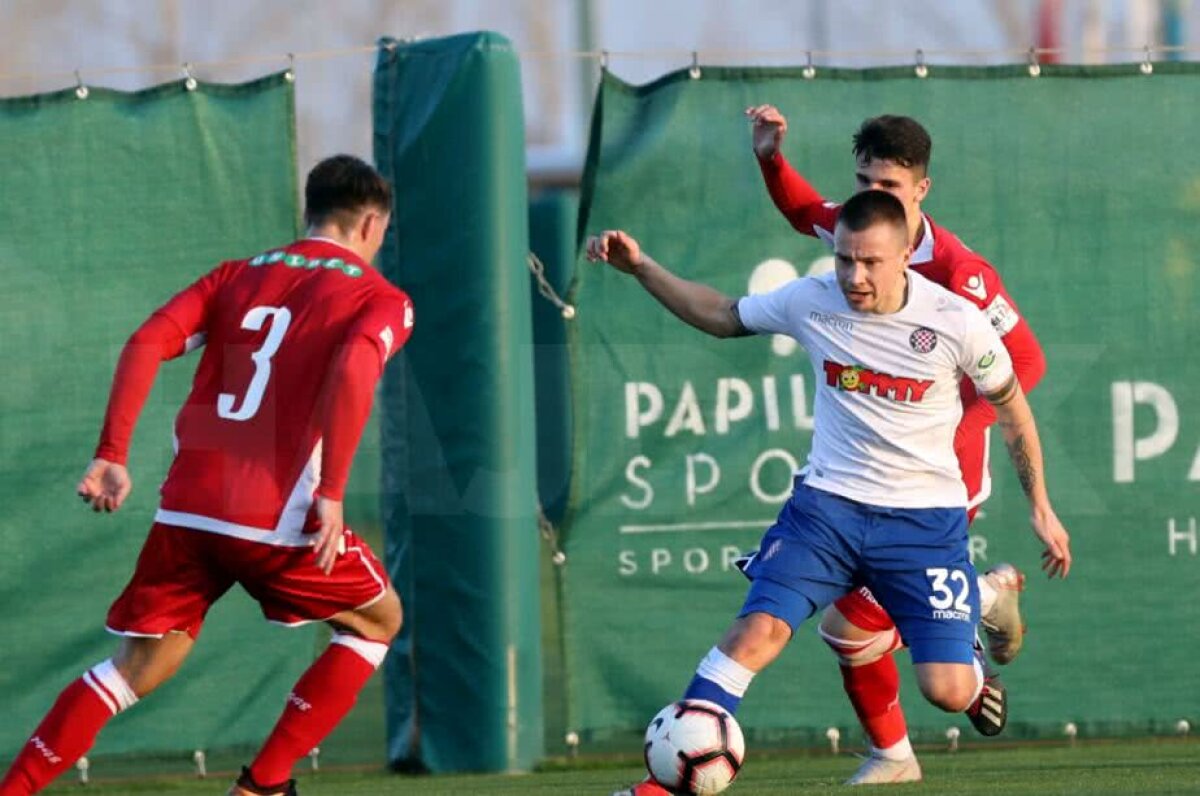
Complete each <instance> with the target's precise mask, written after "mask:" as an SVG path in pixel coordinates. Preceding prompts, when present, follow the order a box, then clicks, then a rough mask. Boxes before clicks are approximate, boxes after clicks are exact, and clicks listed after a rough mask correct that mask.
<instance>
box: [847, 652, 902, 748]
mask: <svg viewBox="0 0 1200 796" xmlns="http://www.w3.org/2000/svg"><path fill="white" fill-rule="evenodd" d="M841 668H842V684H843V685H844V686H845V688H846V696H848V697H850V704H852V705H853V706H854V712H855V713H857V714H858V719H859V721H861V722H862V726H863V729H864V730H866V732H867V737H868V738H870V739H871V744H872V745H873V746H874V747H875V748H876V749H887V748H888V747H889V746H894V745H895V744H897V743H899V742H900V741H902V740H904V736H906V735H908V725H907V724H906V723H905V721H904V711H903V710H902V709H901V707H900V672H899V670H898V669H897V668H896V659H895V656H894V655H892V654H891V653H890V652H889V653H888V654H886V655H884V656H883V657H882V658H880V659H879V660H877V661H873V662H872V663H868V664H866V665H864V666H844V665H843V666H842V667H841Z"/></svg>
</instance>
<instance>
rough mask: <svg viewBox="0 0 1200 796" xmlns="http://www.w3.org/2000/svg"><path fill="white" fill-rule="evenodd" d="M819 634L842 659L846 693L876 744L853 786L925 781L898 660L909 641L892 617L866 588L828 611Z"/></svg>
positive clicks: (869, 737) (839, 660)
mask: <svg viewBox="0 0 1200 796" xmlns="http://www.w3.org/2000/svg"><path fill="white" fill-rule="evenodd" d="M819 632H820V634H821V637H822V638H823V639H824V640H825V643H827V644H829V646H830V648H831V649H833V651H834V653H835V654H836V655H837V656H838V662H839V664H840V668H841V672H842V684H843V686H844V687H845V690H846V695H847V696H848V697H849V698H850V704H851V705H852V706H853V707H854V712H855V714H856V715H857V716H858V719H859V722H860V723H861V724H862V727H863V731H864V732H865V733H866V735H867V738H868V739H869V740H870V743H871V754H870V756H869V757H868V759H867V761H866V762H865V763H864V764H863V766H862V767H861V768H860V769H859V770H858V772H857V773H856V774H855V775H854V776H853V777H852V778H851V779H850V780H849V782H848V784H852V785H860V784H878V783H884V782H912V781H915V780H919V779H920V778H921V767H920V765H919V764H918V763H917V759H916V755H915V753H914V752H913V748H912V743H911V741H910V740H909V738H908V727H907V724H906V723H905V720H904V711H903V710H902V709H901V707H900V672H899V670H898V669H897V668H896V660H895V656H894V652H895V650H897V649H899V648H900V647H901V646H903V642H902V641H901V640H900V634H899V632H898V631H897V630H896V626H895V625H894V624H893V623H892V620H891V617H889V616H888V615H887V612H886V611H884V610H883V608H882V607H881V606H880V605H879V604H878V603H877V602H876V601H875V598H874V597H873V596H872V595H871V592H870V590H868V589H866V588H865V587H864V588H862V589H858V590H855V591H853V592H851V593H850V594H848V595H846V596H845V597H843V598H841V599H840V600H838V601H837V602H836V603H834V604H833V605H831V606H830V607H829V608H827V609H825V615H824V616H823V617H822V619H821V626H820V628H819Z"/></svg>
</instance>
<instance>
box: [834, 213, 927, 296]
mask: <svg viewBox="0 0 1200 796" xmlns="http://www.w3.org/2000/svg"><path fill="white" fill-rule="evenodd" d="M905 238H906V234H905V232H904V231H902V230H899V229H897V228H896V227H894V226H892V225H891V224H872V225H871V226H869V227H867V228H866V229H864V230H861V231H858V232H851V231H850V230H848V229H846V228H845V227H844V226H842V225H841V224H839V225H838V226H837V229H836V230H835V231H834V235H833V259H834V269H835V270H836V272H837V280H838V286H839V287H840V288H841V289H842V295H844V296H845V297H846V303H847V304H849V305H850V307H851V309H855V310H858V311H859V312H874V313H888V312H895V311H896V310H898V309H900V307H901V306H903V304H904V286H905V276H904V269H905V268H907V267H908V257H909V252H910V251H911V250H910V248H909V245H908V241H907V240H906V239H905Z"/></svg>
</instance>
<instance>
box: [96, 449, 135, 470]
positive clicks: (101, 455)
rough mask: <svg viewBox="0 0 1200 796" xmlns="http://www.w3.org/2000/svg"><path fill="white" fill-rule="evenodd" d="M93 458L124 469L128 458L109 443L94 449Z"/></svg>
mask: <svg viewBox="0 0 1200 796" xmlns="http://www.w3.org/2000/svg"><path fill="white" fill-rule="evenodd" d="M93 458H96V459H103V460H104V461H106V462H112V463H113V464H119V465H121V466H122V467H124V466H125V464H126V463H127V459H128V458H129V457H128V455H127V454H126V453H125V452H124V451H120V450H117V448H116V447H115V446H113V445H111V444H109V443H101V444H100V445H99V446H97V447H96V452H95V454H94V456H93Z"/></svg>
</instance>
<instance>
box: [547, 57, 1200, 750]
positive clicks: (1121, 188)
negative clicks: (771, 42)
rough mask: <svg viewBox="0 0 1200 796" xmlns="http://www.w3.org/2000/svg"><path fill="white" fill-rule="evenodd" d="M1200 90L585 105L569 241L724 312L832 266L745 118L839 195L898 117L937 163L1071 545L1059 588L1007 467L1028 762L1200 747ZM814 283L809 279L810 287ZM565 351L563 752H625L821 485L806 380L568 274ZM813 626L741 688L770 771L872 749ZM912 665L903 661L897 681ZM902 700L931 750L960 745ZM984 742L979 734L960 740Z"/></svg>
mask: <svg viewBox="0 0 1200 796" xmlns="http://www.w3.org/2000/svg"><path fill="white" fill-rule="evenodd" d="M1197 90H1200V69H1197V68H1196V67H1194V66H1190V65H1188V66H1184V65H1167V64H1161V65H1156V69H1155V72H1154V74H1153V75H1152V76H1150V77H1146V76H1144V75H1142V74H1141V73H1139V71H1138V69H1137V66H1136V65H1130V66H1122V67H1112V68H1096V69H1082V68H1068V67H1057V68H1054V67H1046V68H1043V70H1042V74H1041V77H1040V78H1037V79H1034V78H1031V77H1030V76H1029V73H1028V71H1027V69H1026V68H1025V67H1003V68H991V69H967V68H933V69H931V73H930V76H929V77H928V78H927V79H924V80H921V79H917V78H916V77H915V76H914V74H913V70H912V69H911V68H902V69H901V68H896V69H882V70H869V71H852V70H825V69H822V70H819V71H818V73H817V75H816V78H815V79H812V80H806V79H804V78H803V76H802V72H801V70H798V69H797V70H789V69H718V68H705V69H703V70H702V73H701V76H700V77H699V78H698V79H693V78H690V77H689V74H688V73H687V72H680V73H676V74H672V75H668V76H666V77H664V78H663V79H661V80H659V81H657V82H655V83H653V84H650V85H647V86H644V87H631V86H629V85H626V84H624V83H622V82H620V81H619V80H617V79H615V78H613V77H612V76H609V75H606V76H605V78H604V80H603V83H602V85H601V88H600V94H599V97H598V99H597V104H596V109H595V117H594V122H593V124H594V127H593V136H592V142H591V149H590V153H589V163H588V173H587V175H586V178H585V191H584V197H583V206H584V210H583V213H582V215H581V231H588V232H595V231H599V230H603V229H609V228H623V229H625V230H627V231H629V232H630V233H632V234H633V235H634V236H635V237H637V238H638V239H639V240H640V241H641V242H642V243H643V245H644V246H645V248H646V249H647V250H648V251H649V252H651V253H652V254H653V255H654V256H655V257H656V258H657V259H658V260H659V261H660V262H662V263H664V264H666V265H668V267H671V268H673V269H674V270H675V271H676V272H677V273H679V274H681V275H683V276H685V277H687V278H691V279H696V280H700V281H703V282H706V283H709V284H712V285H714V286H715V287H717V288H718V289H720V290H722V291H724V292H726V293H727V294H729V295H731V296H738V295H742V294H745V293H747V292H751V291H755V292H756V291H758V290H760V289H763V287H764V286H765V285H769V284H771V283H772V281H773V280H777V279H779V278H780V277H781V276H782V277H783V278H786V277H788V276H791V275H799V276H804V275H805V274H807V273H809V270H810V268H812V267H813V266H814V264H817V263H818V261H819V260H820V259H821V258H823V257H825V256H827V254H828V252H827V250H826V249H825V247H824V246H823V244H821V243H820V242H819V241H817V240H814V239H810V238H805V237H803V236H800V235H799V234H797V233H796V232H794V231H793V230H792V228H791V227H790V226H789V225H788V224H787V222H786V221H785V220H784V219H783V217H782V216H781V215H780V214H779V213H778V212H777V211H776V209H775V208H774V206H773V205H772V203H771V201H770V199H769V197H768V195H767V193H766V191H765V189H764V187H763V184H762V181H761V177H760V175H759V170H758V168H757V165H756V163H755V161H754V157H753V155H752V153H751V150H750V131H749V126H748V124H747V122H746V120H745V119H744V117H743V115H742V112H743V110H744V109H745V108H746V107H748V106H750V105H755V104H759V103H765V102H770V103H773V104H776V105H778V106H779V107H780V108H781V109H782V110H783V112H784V113H785V114H786V115H787V117H788V119H789V123H790V124H789V128H790V129H789V133H788V135H787V139H786V142H785V144H784V152H785V154H786V155H787V156H788V158H789V159H790V160H791V162H792V163H793V164H795V165H796V166H797V167H798V168H799V169H801V170H802V172H804V173H805V174H806V175H807V176H808V177H809V178H810V179H811V181H812V182H813V183H814V185H816V186H817V187H818V188H819V189H820V190H822V192H823V193H824V194H825V195H826V196H828V197H829V198H831V199H835V200H838V201H841V200H844V199H845V197H846V196H848V195H849V194H850V193H851V192H852V191H853V190H854V181H853V175H854V171H853V156H852V155H851V151H850V150H851V140H850V137H851V134H852V133H853V132H854V131H855V130H856V129H857V127H858V125H859V123H860V122H861V121H862V120H863V119H864V118H866V117H869V116H874V115H877V114H881V113H895V114H908V115H912V116H914V117H916V118H917V119H919V120H920V121H921V122H923V123H924V124H925V125H926V126H927V127H928V129H929V130H930V132H931V134H932V136H933V141H934V148H933V163H932V168H931V172H930V174H931V176H932V178H933V191H932V193H931V195H930V197H929V199H928V200H927V202H926V203H925V208H926V210H927V211H928V212H930V214H931V215H932V216H933V217H934V218H935V219H937V221H939V222H940V223H941V224H942V225H943V226H946V227H948V228H949V229H951V230H953V231H955V232H956V233H958V234H959V235H960V237H962V239H963V240H964V241H965V242H966V243H967V245H969V246H971V247H972V248H974V249H975V250H977V251H979V252H981V253H982V254H983V255H985V256H986V257H988V258H989V259H990V260H991V261H992V262H993V263H994V264H995V265H996V267H997V268H998V270H999V271H1000V273H1001V274H1002V276H1003V278H1004V280H1005V281H1006V283H1007V285H1008V287H1009V289H1010V291H1011V293H1012V294H1013V296H1014V297H1015V298H1016V301H1017V302H1018V304H1019V305H1020V307H1021V309H1022V310H1023V311H1024V313H1025V315H1026V317H1027V318H1028V319H1029V321H1030V322H1031V324H1032V325H1033V328H1034V330H1035V331H1036V333H1037V334H1038V335H1039V337H1040V339H1041V341H1042V344H1043V346H1044V348H1045V351H1046V354H1047V358H1048V361H1049V372H1048V374H1047V376H1046V378H1045V380H1044V382H1043V384H1042V386H1040V387H1039V388H1038V389H1037V390H1036V391H1035V392H1034V393H1033V396H1032V403H1033V406H1034V409H1035V411H1036V412H1037V416H1038V419H1039V422H1040V425H1041V428H1042V435H1043V436H1042V438H1043V441H1044V444H1045V448H1046V458H1047V462H1048V468H1049V484H1050V488H1051V492H1052V495H1053V497H1054V499H1055V505H1056V507H1057V509H1058V511H1059V514H1060V515H1061V516H1062V518H1063V520H1064V522H1065V524H1066V526H1067V527H1068V529H1069V530H1070V531H1071V532H1072V533H1073V534H1074V550H1075V554H1076V557H1077V562H1076V565H1075V568H1074V569H1073V570H1072V572H1071V576H1070V578H1069V580H1067V581H1066V582H1065V583H1059V582H1054V583H1049V584H1047V582H1046V581H1045V580H1044V578H1042V577H1041V576H1040V573H1039V572H1038V553H1039V550H1040V545H1039V544H1038V543H1037V542H1036V540H1035V539H1034V537H1033V535H1032V533H1031V532H1030V530H1029V527H1028V523H1027V519H1026V517H1027V511H1026V508H1025V504H1024V500H1023V498H1022V496H1021V492H1020V488H1019V485H1018V484H1017V482H1016V479H1015V477H1014V475H1013V473H1012V470H1011V467H1010V465H1009V463H1008V461H1007V457H1006V456H1005V454H1004V451H1003V447H1002V445H1001V444H1000V442H999V438H998V437H997V436H996V435H993V437H994V442H993V449H992V472H993V476H994V479H995V480H994V491H993V494H992V498H991V500H990V501H988V503H987V504H986V506H985V513H984V515H983V516H981V518H980V519H979V520H978V522H977V523H976V524H975V526H974V527H973V529H972V530H973V539H972V551H973V553H974V554H975V556H974V557H975V563H976V565H977V566H978V567H980V568H981V569H983V568H986V567H988V566H989V565H991V564H994V563H996V562H999V561H1003V560H1009V561H1013V562H1015V563H1016V564H1017V565H1019V566H1021V567H1023V568H1024V569H1025V570H1026V572H1027V573H1029V575H1030V578H1029V585H1028V589H1027V592H1026V595H1025V612H1026V616H1027V619H1028V623H1029V635H1028V637H1027V641H1026V645H1025V650H1024V652H1023V654H1022V657H1021V658H1020V659H1019V660H1018V661H1017V662H1016V663H1015V664H1014V665H1012V666H1011V667H1009V668H1008V669H1006V670H1004V678H1005V681H1006V682H1007V684H1008V685H1009V688H1010V699H1011V719H1010V725H1009V730H1008V734H1009V736H1010V737H1028V736H1033V735H1047V736H1059V737H1061V733H1062V727H1063V726H1064V723H1065V722H1068V721H1074V722H1075V723H1076V724H1077V725H1078V727H1079V731H1080V733H1081V734H1082V735H1083V736H1084V737H1086V736H1087V735H1089V734H1092V735H1095V734H1119V733H1138V732H1155V731H1168V729H1169V728H1171V727H1173V726H1174V723H1175V721H1176V720H1178V719H1179V718H1182V717H1189V718H1190V719H1192V720H1193V721H1195V719H1196V717H1197V716H1198V715H1200V689H1198V688H1197V683H1198V682H1200V680H1198V678H1197V673H1196V669H1195V658H1196V655H1197V654H1198V653H1200V648H1198V647H1197V644H1196V643H1195V642H1194V640H1193V639H1192V637H1191V634H1190V632H1189V630H1188V628H1192V627H1193V626H1194V625H1195V623H1196V620H1197V619H1198V618H1200V608H1198V607H1197V603H1196V602H1195V600H1193V599H1192V595H1193V594H1194V592H1195V590H1196V586H1197V585H1198V584H1200V557H1198V550H1197V529H1196V523H1197V515H1198V514H1200V499H1198V487H1200V483H1198V482H1200V459H1198V458H1197V455H1198V454H1197V449H1198V448H1200V421H1197V417H1200V403H1197V398H1196V395H1197V390H1198V388H1200V365H1198V364H1197V358H1196V356H1195V352H1194V346H1195V340H1196V339H1197V333H1198V332H1200V328H1198V324H1197V321H1196V320H1195V306H1196V302H1197V299H1200V271H1198V269H1197V266H1196V262H1197V252H1198V251H1200V224H1198V223H1197V222H1200V150H1198V149H1197V147H1196V146H1195V130H1196V129H1198V127H1200V104H1198V103H1196V102H1195V101H1194V97H1195V96H1196V92H1197ZM818 267H819V264H818ZM576 271H577V282H576V285H575V288H574V291H573V295H572V300H573V301H574V303H575V304H577V306H578V308H579V314H578V318H577V320H576V321H575V322H574V323H573V324H571V329H572V335H573V336H572V338H571V357H572V363H571V366H572V391H573V398H574V411H573V414H574V422H575V426H574V428H575V440H574V452H575V453H574V464H573V468H574V469H573V482H572V483H573V489H572V496H571V501H570V507H569V509H568V515H567V520H566V529H565V545H566V552H567V559H568V561H567V565H566V572H565V575H564V582H565V587H564V600H565V609H564V632H565V636H566V650H567V661H566V671H567V672H568V676H569V683H568V686H567V688H568V696H569V701H570V716H569V725H570V727H571V728H572V729H575V730H577V731H579V732H580V733H581V736H582V738H583V739H584V742H585V744H586V743H587V742H589V741H590V742H593V743H598V742H600V741H603V740H605V739H612V740H616V739H618V738H622V739H631V738H632V737H633V735H632V734H633V733H634V732H637V731H639V730H640V729H641V728H642V727H643V726H644V723H645V722H646V721H647V720H648V719H649V718H650V717H651V716H652V715H653V713H654V711H655V710H656V709H657V708H658V707H659V706H660V705H661V704H664V703H666V702H667V701H669V700H671V699H673V698H677V697H678V696H679V694H680V693H681V692H682V689H683V688H684V687H685V685H686V684H687V682H688V680H689V679H690V677H691V675H692V673H693V671H694V667H695V664H696V663H697V661H698V660H699V658H700V657H701V656H702V655H703V654H704V653H705V651H706V650H707V649H708V648H709V647H710V646H711V645H712V644H714V643H715V642H716V640H717V639H718V637H719V634H720V633H721V632H722V631H723V630H724V629H725V628H726V627H727V626H728V623H729V622H730V620H731V619H732V618H733V617H734V616H735V614H736V612H737V610H738V609H739V608H740V606H741V603H742V599H743V596H744V594H745V589H746V583H745V581H744V580H743V579H742V578H741V576H740V575H739V574H737V572H736V571H734V570H732V569H731V563H730V562H731V560H732V559H733V558H734V557H735V556H736V554H737V552H738V551H742V550H745V549H747V548H754V547H756V546H757V541H758V539H759V537H760V535H761V533H762V531H763V529H764V528H765V527H766V526H767V525H768V524H769V523H770V522H771V521H772V520H773V518H774V516H775V514H776V513H777V510H778V508H779V505H780V502H781V501H782V500H784V499H785V497H786V495H787V494H788V489H789V480H790V472H791V470H792V467H793V465H795V464H796V463H803V461H804V459H805V455H806V452H807V449H808V446H809V440H810V435H811V428H812V418H811V414H810V412H811V407H812V404H813V389H814V385H813V383H812V382H813V380H812V377H811V370H810V366H809V363H808V361H807V359H806V357H805V354H804V352H803V351H802V350H796V349H795V347H794V346H792V345H791V344H790V343H789V341H788V340H786V339H784V338H777V339H763V338H748V339H740V340H734V341H719V340H714V339H711V338H707V337H705V336H703V335H702V334H700V333H699V332H696V331H694V330H692V329H691V328H689V327H686V326H685V325H683V324H682V323H680V322H679V321H677V320H676V319H675V318H674V317H672V316H670V315H669V314H668V313H667V312H666V311H665V310H664V309H662V308H661V307H659V306H658V305H657V304H656V303H655V301H654V300H653V299H652V298H651V297H650V296H649V295H648V294H647V293H645V292H644V291H643V290H642V289H641V288H640V287H639V286H638V284H637V283H636V282H635V281H634V280H633V279H630V278H627V277H625V276H623V275H621V274H618V273H616V272H615V271H613V270H612V269H610V268H609V267H607V266H597V265H593V264H588V263H586V262H584V261H583V260H582V259H580V260H579V261H578V262H577V264H576ZM815 625H816V622H815V621H810V622H809V623H807V624H806V625H805V626H804V627H802V629H801V630H800V631H799V632H798V633H797V636H796V638H795V639H794V640H793V642H792V644H791V646H790V647H789V649H788V650H787V651H786V652H785V653H784V654H783V656H782V657H781V659H780V660H779V661H778V662H777V663H776V664H775V665H774V666H773V667H772V668H771V669H769V670H768V671H767V672H766V673H765V674H763V675H761V676H760V677H759V678H758V679H757V680H756V681H755V683H754V685H753V687H752V688H751V690H750V692H749V694H748V696H747V698H746V700H745V702H744V703H743V708H742V711H741V713H740V714H739V717H740V719H741V721H742V724H743V726H744V727H745V728H746V729H747V731H748V734H749V735H750V737H751V738H752V739H758V740H759V741H760V742H762V741H764V740H767V741H769V740H772V739H778V740H790V741H796V740H799V741H810V742H812V741H817V740H821V741H822V742H823V737H824V731H825V728H827V727H830V726H839V727H842V728H843V730H844V729H845V728H847V727H853V728H855V729H854V731H853V734H852V735H851V736H844V737H855V738H857V737H860V736H859V731H858V730H857V722H856V721H855V719H854V715H853V713H852V712H851V710H850V708H849V706H848V704H847V703H846V701H845V697H844V696H843V693H842V688H841V682H840V677H839V675H838V671H837V666H836V665H835V663H834V660H833V658H832V656H831V655H830V653H829V651H828V650H827V649H826V648H825V645H824V644H823V643H822V642H821V641H820V639H819V638H818V637H817V635H816V632H815ZM902 657H903V656H902ZM901 669H902V671H905V672H906V675H905V676H906V677H907V678H908V679H907V680H906V681H905V685H904V688H903V691H902V693H903V695H904V698H905V703H906V706H907V708H908V715H909V719H910V724H911V725H912V726H913V727H914V728H915V733H914V735H915V737H916V739H917V740H924V741H935V740H938V739H941V738H942V737H943V736H942V732H943V731H944V730H945V728H946V727H947V726H948V725H951V724H956V725H958V726H961V727H963V728H964V729H966V728H967V724H966V721H965V719H964V718H963V717H961V716H948V715H946V714H942V713H940V712H939V711H937V710H936V709H934V708H932V707H930V706H928V705H926V704H925V703H924V701H923V700H922V699H921V697H920V694H919V692H918V691H917V689H916V687H915V684H914V682H913V680H912V679H911V676H910V675H909V674H907V672H908V671H909V670H910V667H909V666H908V665H907V661H902V664H901ZM967 731H968V732H969V730H967Z"/></svg>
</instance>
